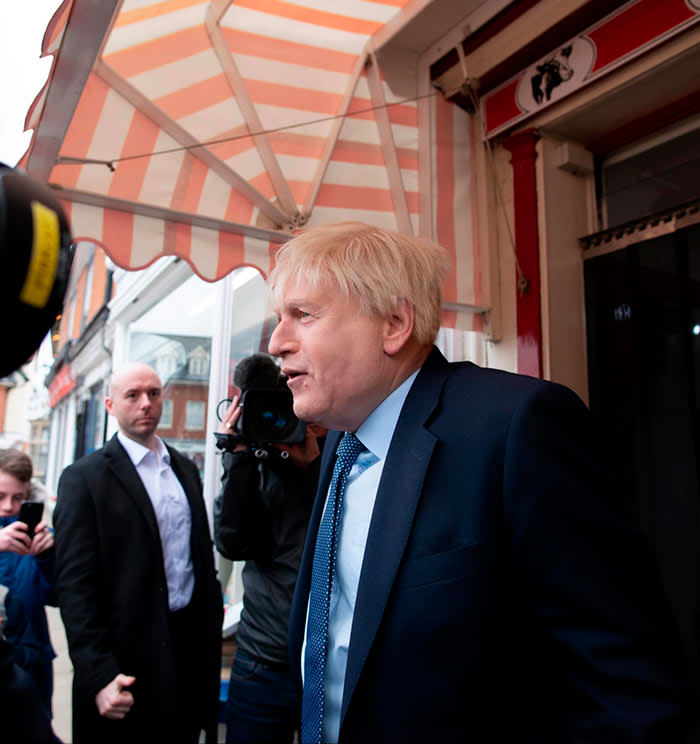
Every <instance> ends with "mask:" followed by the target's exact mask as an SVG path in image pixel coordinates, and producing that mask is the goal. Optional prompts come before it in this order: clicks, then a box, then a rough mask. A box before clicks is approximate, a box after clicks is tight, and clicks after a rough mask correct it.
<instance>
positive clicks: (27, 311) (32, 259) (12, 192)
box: [0, 163, 73, 377]
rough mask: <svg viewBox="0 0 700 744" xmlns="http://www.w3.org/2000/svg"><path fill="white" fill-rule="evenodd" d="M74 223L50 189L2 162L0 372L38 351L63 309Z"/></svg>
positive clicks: (1, 375) (0, 185)
mask: <svg viewBox="0 0 700 744" xmlns="http://www.w3.org/2000/svg"><path fill="white" fill-rule="evenodd" d="M72 261H73V249H72V245H71V235H70V228H69V226H68V220H67V218H66V215H65V212H64V211H63V208H62V207H61V205H60V203H59V201H58V199H56V197H55V196H54V194H53V193H52V192H51V189H50V188H49V187H48V186H46V185H44V184H40V183H38V182H36V181H34V180H33V179H32V178H30V177H29V176H27V175H26V174H24V173H21V172H20V171H17V170H15V169H14V168H10V167H9V166H7V165H5V164H4V163H0V317H2V318H4V319H5V326H4V328H5V331H4V338H3V351H2V355H1V356H0V377H4V376H6V375H9V374H10V373H11V372H14V371H15V370H16V369H17V368H18V367H20V366H21V365H22V364H24V363H25V362H26V361H27V360H28V359H29V357H30V356H31V355H32V354H33V353H34V352H35V351H36V350H37V348H38V347H39V345H40V344H41V341H42V339H43V338H44V336H45V335H46V334H47V332H48V331H49V330H50V328H51V326H52V325H53V323H54V321H55V320H56V317H57V316H58V315H59V314H60V313H61V310H62V308H63V299H64V297H65V294H66V289H67V287H68V276H69V273H70V267H71V263H72Z"/></svg>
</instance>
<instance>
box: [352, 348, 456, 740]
mask: <svg viewBox="0 0 700 744" xmlns="http://www.w3.org/2000/svg"><path fill="white" fill-rule="evenodd" d="M448 371H449V367H448V365H447V362H446V360H445V358H444V357H443V356H442V354H440V352H439V351H438V350H437V349H433V352H432V354H431V355H430V357H429V358H428V360H426V362H425V364H424V365H423V367H422V369H421V371H420V372H419V374H418V377H417V378H416V380H415V382H414V383H413V386H412V387H411V390H410V391H409V394H408V396H407V398H406V402H405V403H404V406H403V409H402V410H401V415H400V416H399V420H398V422H397V425H396V429H395V431H394V435H393V437H392V440H391V445H390V447H389V452H388V454H387V458H386V462H385V463H384V470H383V472H382V477H381V480H380V482H379V487H378V489H377V499H376V502H375V506H374V511H373V513H372V520H371V522H370V528H369V534H368V535H367V545H366V547H365V554H364V559H363V561H362V570H361V573H360V581H359V586H358V590H357V599H356V602H355V612H354V616H353V624H352V631H351V636H350V649H349V653H348V663H347V669H346V673H345V688H344V691H343V704H342V709H341V719H340V720H341V726H342V721H343V718H344V717H345V713H346V711H347V708H348V705H349V702H350V699H351V698H352V694H353V691H354V689H355V686H356V684H357V681H358V679H359V677H360V674H361V673H362V668H363V666H364V663H365V660H366V659H367V655H368V654H369V650H370V647H371V645H372V643H373V641H374V637H375V635H376V633H377V629H378V628H379V624H380V622H381V619H382V615H383V613H384V609H385V607H386V603H387V601H388V599H389V595H390V593H391V588H392V586H393V583H394V579H395V578H396V574H397V572H398V569H399V565H400V563H401V559H402V557H403V554H404V551H405V549H406V545H407V543H408V539H409V537H410V533H411V526H412V524H413V518H414V515H415V512H416V508H417V506H418V502H419V499H420V494H421V491H422V489H423V483H424V480H425V476H426V473H427V470H428V466H429V464H430V459H431V457H432V453H433V450H434V448H435V444H436V438H435V436H434V435H433V434H431V433H430V432H429V431H428V430H427V429H426V428H425V423H426V421H427V420H428V418H429V417H430V415H431V414H432V412H433V411H434V410H435V407H436V405H437V403H438V400H439V397H440V393H441V390H442V386H443V384H444V381H445V378H446V377H447V374H448Z"/></svg>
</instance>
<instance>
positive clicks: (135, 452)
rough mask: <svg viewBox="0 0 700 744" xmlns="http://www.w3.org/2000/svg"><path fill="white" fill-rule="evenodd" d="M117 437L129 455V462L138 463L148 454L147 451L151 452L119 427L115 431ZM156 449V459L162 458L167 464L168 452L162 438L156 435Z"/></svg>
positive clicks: (168, 459) (168, 460)
mask: <svg viewBox="0 0 700 744" xmlns="http://www.w3.org/2000/svg"><path fill="white" fill-rule="evenodd" d="M117 438H118V439H119V441H120V443H121V445H122V447H124V449H125V450H126V454H127V455H129V459H130V460H131V462H133V463H134V465H135V466H136V465H140V464H141V463H142V462H143V460H144V458H145V457H146V456H147V455H148V454H149V452H153V450H151V449H149V448H148V447H145V446H144V445H143V444H141V443H140V442H137V441H135V440H134V439H131V438H129V437H127V436H126V434H124V433H123V432H122V430H121V429H120V430H119V431H118V432H117ZM156 450H157V451H156V452H155V453H154V454H155V455H156V460H157V461H160V460H163V461H164V462H165V464H166V465H169V464H170V453H169V452H168V450H167V449H166V447H165V445H164V444H163V440H162V439H161V438H160V437H158V436H157V437H156Z"/></svg>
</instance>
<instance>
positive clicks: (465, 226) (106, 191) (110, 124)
mask: <svg viewBox="0 0 700 744" xmlns="http://www.w3.org/2000/svg"><path fill="white" fill-rule="evenodd" d="M66 3H67V5H69V4H70V3H69V0H66ZM408 4H409V0H344V2H343V3H338V4H330V3H328V2H327V0H233V1H232V0H168V1H167V2H165V1H163V0H124V1H123V2H122V4H121V6H120V9H119V11H118V13H117V15H116V17H115V19H114V22H113V24H112V27H111V30H110V32H109V33H108V36H107V38H106V40H105V43H104V45H103V47H102V52H101V55H100V58H99V59H98V61H97V63H96V64H95V66H94V68H93V71H92V73H91V75H90V77H89V79H88V81H87V84H86V86H85V89H84V91H83V94H82V96H81V98H80V101H79V103H78V106H77V108H76V110H75V114H74V116H73V120H72V122H71V124H70V127H69V128H68V131H67V134H66V136H65V138H64V140H63V143H62V146H61V149H60V154H59V158H58V162H57V164H56V166H55V167H54V169H53V172H52V173H51V181H52V182H53V183H54V184H56V185H57V186H58V187H60V188H61V189H63V191H64V194H65V195H70V194H73V195H74V196H75V199H74V203H73V205H72V207H71V212H72V214H71V218H72V220H73V230H74V233H76V234H77V235H80V236H81V237H90V236H92V238H93V239H94V240H95V241H96V242H99V243H101V244H103V245H104V246H105V247H106V250H107V251H108V252H109V253H110V255H112V257H113V258H114V260H115V261H116V262H117V263H118V264H120V265H122V266H125V267H129V268H142V267H144V266H146V265H148V264H149V263H151V262H152V261H154V260H155V259H156V258H157V257H158V256H159V255H163V254H172V253H177V254H178V255H181V256H182V257H183V258H185V259H186V260H188V261H189V262H190V263H191V264H192V266H193V268H194V269H195V270H196V271H197V273H198V274H199V275H200V276H201V277H202V278H204V279H208V280H215V279H217V278H219V277H221V276H223V275H224V274H226V273H227V272H229V271H230V270H231V269H232V268H235V267H236V266H238V265H241V264H251V265H255V266H258V267H259V268H260V269H261V270H262V271H263V273H267V271H268V270H269V266H270V261H271V260H272V256H273V255H274V251H275V249H276V246H277V245H278V244H279V242H282V241H283V240H284V239H285V236H286V235H288V234H291V232H292V231H293V230H295V229H299V228H303V226H304V225H314V224H321V223H325V222H331V221H337V220H345V219H355V220H361V221H365V222H370V223H373V224H378V225H383V226H386V227H390V228H395V229H399V230H403V231H408V232H413V233H418V232H419V231H420V230H422V229H424V226H422V225H421V214H422V212H421V210H422V209H423V210H424V209H425V207H424V204H423V202H424V198H423V199H422V197H421V193H420V188H419V181H420V182H421V183H425V182H426V179H427V182H429V183H431V184H432V186H431V188H432V204H431V207H430V209H431V210H432V215H431V216H432V224H433V225H434V226H435V227H434V233H435V234H434V235H433V236H432V237H434V238H436V239H437V240H438V241H439V242H441V243H443V244H444V245H445V246H446V247H447V249H448V250H449V251H450V253H451V255H452V256H453V257H454V259H455V260H454V264H455V271H454V274H453V275H451V276H450V279H449V281H448V282H447V283H446V286H445V298H446V300H447V301H448V302H450V303H457V304H460V303H461V304H463V305H478V304H480V303H481V302H482V300H483V298H482V292H481V279H480V269H479V255H478V250H477V243H476V240H475V236H476V234H477V233H476V230H475V227H474V225H473V224H472V219H471V203H472V202H471V199H470V190H471V189H472V188H473V176H472V170H471V165H470V163H471V159H470V158H471V150H470V147H471V144H470V143H471V138H470V135H469V132H470V121H469V119H468V117H467V116H466V114H464V113H463V112H461V111H460V110H459V109H457V108H455V107H452V106H449V105H448V104H446V103H444V101H442V100H441V99H434V100H433V101H432V102H431V103H429V104H428V105H429V106H430V109H431V112H432V113H431V116H430V126H431V132H432V134H430V135H428V136H427V137H421V136H420V129H421V126H420V125H419V104H418V103H417V102H416V100H402V99H399V98H398V97H397V96H396V95H395V94H394V93H392V91H391V89H390V88H389V86H388V84H387V83H386V81H385V80H384V78H383V76H382V73H381V69H380V68H379V67H377V60H376V59H375V57H374V56H373V54H371V53H370V52H369V51H368V50H369V49H370V48H371V45H370V43H369V42H370V40H371V37H372V35H373V34H376V33H377V32H379V31H381V29H383V28H384V26H385V24H387V23H389V22H393V21H396V19H397V18H398V17H399V16H400V14H401V13H402V11H403V8H404V7H405V6H407V5H408ZM64 15H65V13H64ZM63 17H64V16H61V18H63ZM59 27H60V23H59V22H58V20H57V21H56V24H55V28H54V30H53V31H52V38H53V39H54V41H55V38H56V34H58V33H59V32H60V30H59ZM47 34H48V31H47ZM52 43H53V42H52ZM420 121H423V119H420ZM421 142H423V143H427V145H425V144H421ZM424 146H427V147H429V148H430V155H429V156H428V157H425V156H420V151H421V147H424ZM110 164H113V165H114V166H115V167H114V170H111V169H110V167H109V166H110ZM425 167H427V168H428V169H429V171H430V172H429V173H427V174H425V173H423V174H422V175H421V171H420V169H421V168H425ZM419 177H420V178H419ZM88 195H93V196H94V195H97V196H98V197H99V198H98V199H91V198H89V197H88ZM65 198H69V196H65ZM139 205H140V206H139ZM256 231H257V232H256ZM265 231H269V235H270V239H269V240H268V239H264V238H261V237H260V234H262V233H264V232H265ZM450 312H452V311H450ZM463 315H465V314H464V313H459V312H456V313H453V315H449V314H448V315H446V320H447V321H448V322H450V324H452V325H457V326H459V327H462V326H463V325H464V323H463V322H462V320H461V317H462V316H463ZM458 316H459V317H458ZM469 323H471V321H468V322H467V325H469ZM469 327H472V326H469Z"/></svg>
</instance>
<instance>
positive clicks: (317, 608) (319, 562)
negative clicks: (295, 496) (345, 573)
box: [301, 431, 365, 744]
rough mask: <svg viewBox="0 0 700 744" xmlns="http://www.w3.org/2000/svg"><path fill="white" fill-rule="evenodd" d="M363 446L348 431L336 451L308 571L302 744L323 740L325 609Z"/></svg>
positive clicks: (325, 649)
mask: <svg viewBox="0 0 700 744" xmlns="http://www.w3.org/2000/svg"><path fill="white" fill-rule="evenodd" d="M364 449H365V447H364V445H363V444H362V442H361V441H360V440H359V439H358V438H357V437H356V436H355V435H354V434H352V433H351V432H347V431H346V432H345V434H344V435H343V438H342V439H341V440H340V443H339V444H338V449H337V450H336V461H335V467H334V468H333V478H332V480H331V487H330V491H329V492H328V501H327V502H326V509H325V511H324V512H323V517H322V518H321V525H320V527H319V528H318V535H317V536H316V549H315V550H314V562H313V568H312V571H311V591H310V594H309V619H308V624H307V629H306V654H305V656H304V694H303V698H302V714H301V741H302V744H320V742H321V739H322V737H323V699H324V688H323V680H324V675H325V671H326V655H327V653H328V608H329V603H330V598H331V588H332V586H333V571H334V568H335V554H336V549H337V547H338V529H339V525H340V515H341V511H342V507H343V493H344V492H345V485H346V483H347V481H348V475H349V473H350V469H351V468H352V466H353V463H354V462H355V460H356V459H357V456H358V455H359V453H360V452H362V450H364Z"/></svg>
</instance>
